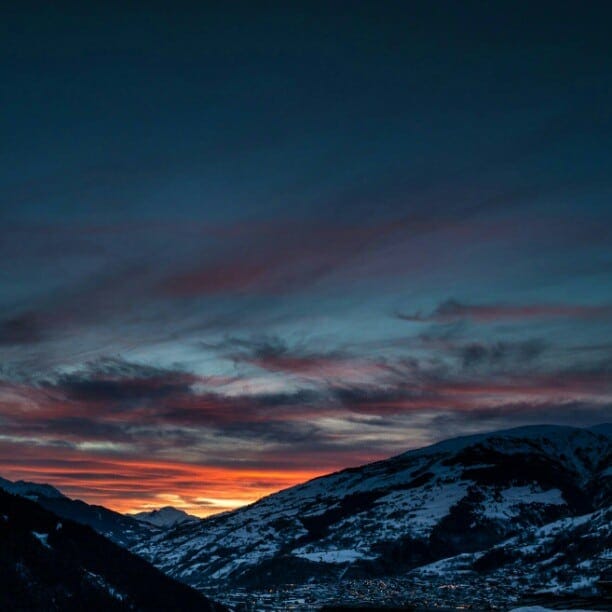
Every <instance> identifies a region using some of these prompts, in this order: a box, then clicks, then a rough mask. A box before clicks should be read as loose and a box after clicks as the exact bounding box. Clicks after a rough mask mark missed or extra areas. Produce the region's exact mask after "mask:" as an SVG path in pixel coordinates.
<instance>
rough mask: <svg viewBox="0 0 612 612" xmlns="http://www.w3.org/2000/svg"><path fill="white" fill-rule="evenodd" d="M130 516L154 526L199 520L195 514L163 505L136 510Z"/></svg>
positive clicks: (168, 525)
mask: <svg viewBox="0 0 612 612" xmlns="http://www.w3.org/2000/svg"><path fill="white" fill-rule="evenodd" d="M129 516H131V517H132V518H135V519H136V520H138V521H141V522H143V523H148V524H150V525H155V526H156V527H174V526H176V525H179V524H181V523H186V522H194V521H199V520H200V519H199V518H198V517H197V516H193V515H191V514H187V512H185V511H184V510H179V509H178V508H174V507H173V506H164V507H163V508H158V509H156V510H151V511H148V512H138V513H136V514H130V515H129Z"/></svg>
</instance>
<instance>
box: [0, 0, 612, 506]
mask: <svg viewBox="0 0 612 612" xmlns="http://www.w3.org/2000/svg"><path fill="white" fill-rule="evenodd" d="M94 4H97V3H81V4H76V3H75V4H62V3H59V4H54V5H53V6H51V5H49V4H44V3H31V4H28V3H15V4H14V6H13V7H12V8H9V9H7V10H6V11H5V14H4V15H3V17H2V20H1V21H2V25H1V26H0V27H1V28H2V32H1V35H0V58H1V65H0V70H1V74H0V77H1V79H2V83H3V87H2V90H1V92H0V95H1V103H2V114H1V116H0V122H1V132H0V133H1V138H0V147H1V148H0V151H1V155H2V164H0V198H1V201H0V222H1V230H0V232H1V233H0V255H1V258H2V259H1V260H2V262H3V265H2V266H1V267H0V353H1V354H2V359H1V361H0V422H1V423H2V434H1V435H0V465H1V466H2V470H3V475H4V476H15V477H28V478H30V479H39V480H48V481H52V482H54V483H55V484H58V485H59V486H62V487H64V488H65V489H66V490H68V491H69V492H72V493H73V494H75V495H79V496H81V497H84V498H86V499H90V500H95V501H102V502H104V503H107V504H109V505H111V506H114V507H117V508H124V509H125V508H137V507H143V506H145V505H148V504H151V505H159V503H163V502H164V501H171V502H172V503H175V504H176V505H179V506H181V505H182V506H183V507H186V508H190V509H191V510H195V511H197V512H200V513H206V512H209V511H210V509H211V508H212V509H218V508H224V507H230V506H234V505H236V504H237V503H241V502H243V501H245V500H251V499H253V498H255V497H257V496H258V495H260V494H262V493H264V492H267V491H270V490H273V489H275V488H278V487H279V486H284V485H285V484H289V483H291V482H295V481H297V480H300V479H301V478H303V477H306V476H309V475H311V474H315V473H321V472H324V471H326V470H329V469H333V468H336V467H340V466H343V465H348V464H354V463H358V462H360V461H365V460H367V459H371V458H377V457H383V456H385V455H387V454H391V453H393V452H399V451H401V450H404V449H406V448H409V447H413V446H416V445H419V444H423V443H426V442H428V441H432V440H436V439H439V438H442V437H446V436H449V435H454V434H461V433H465V432H472V431H478V430H483V429H492V428H496V427H502V426H509V425H513V424H517V425H518V424H523V423H531V422H559V423H572V424H589V423H594V422H600V421H603V420H607V419H609V418H610V417H611V412H612V409H611V406H612V402H611V396H612V384H611V380H612V377H611V375H610V374H611V369H612V367H611V366H612V342H611V341H610V338H611V337H612V336H611V332H612V281H611V278H612V276H611V274H610V272H611V264H612V249H611V247H610V244H611V243H612V241H611V236H610V233H611V232H610V227H611V222H612V206H611V205H610V198H611V196H612V178H611V176H612V175H611V172H610V169H611V167H612V148H611V146H610V143H611V142H612V120H611V117H610V112H609V109H610V108H612V44H611V43H610V36H609V23H610V17H611V15H610V10H609V9H608V8H607V7H606V6H605V3H595V2H593V3H586V5H585V3H579V2H575V3H543V2H538V3H509V4H507V5H505V4H504V3H500V2H494V3H485V2H461V3H456V2H453V3H444V2H442V3H425V2H423V3H410V2H397V3H396V2H326V3H314V2H308V3H303V4H300V3H278V4H274V3H260V4H258V5H257V6H255V5H254V3H245V4H241V3H228V4H225V3H223V4H222V5H220V6H218V7H216V8H212V7H211V6H209V3H199V4H197V3H185V4H182V3H168V4H165V5H164V4H162V3H146V4H145V3H143V4H141V5H140V7H136V6H135V5H130V6H124V5H123V4H121V3H105V4H104V5H103V4H102V3H99V4H97V8H96V6H91V5H94ZM534 4H535V6H534ZM26 449H27V450H26ZM17 456H18V457H20V459H19V460H15V457H17ZM230 480H232V482H233V483H234V484H230V482H229V481H230ZM135 483H138V485H139V489H138V491H137V492H136V493H135V492H134V491H135V487H136V484H135ZM235 483H239V484H235Z"/></svg>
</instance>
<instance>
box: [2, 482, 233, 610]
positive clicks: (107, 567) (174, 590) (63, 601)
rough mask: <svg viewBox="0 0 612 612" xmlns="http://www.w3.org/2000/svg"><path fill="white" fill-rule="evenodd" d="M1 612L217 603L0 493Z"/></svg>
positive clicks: (79, 528)
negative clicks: (9, 611)
mask: <svg viewBox="0 0 612 612" xmlns="http://www.w3.org/2000/svg"><path fill="white" fill-rule="evenodd" d="M0 576H1V577H2V579H1V580H0V609H1V610H58V611H59V610H61V611H66V610H79V611H81V610H88V611H91V610H105V611H106V610H109V611H110V610H181V611H185V610H197V611H213V610H215V611H221V610H224V609H225V608H223V607H222V606H220V605H217V604H215V603H213V602H210V601H209V600H208V599H206V598H205V597H203V596H202V595H200V594H199V593H197V592H196V591H194V590H193V589H191V588H190V587H188V586H186V585H184V584H181V583H179V582H176V581H175V580H173V579H171V578H169V577H167V576H165V575H164V574H162V573H161V572H160V571H158V570H157V569H155V568H154V567H152V566H151V565H149V563H147V562H146V561H144V560H143V559H140V558H139V557H136V556H135V555H133V554H131V553H130V552H128V551H127V550H125V549H123V548H121V547H119V546H117V545H116V544H114V543H112V542H111V541H109V540H107V539H106V538H104V537H103V536H101V535H99V534H97V533H96V532H95V531H94V530H93V529H91V528H90V527H87V526H84V525H79V524H77V523H75V522H73V521H70V520H66V519H63V518H59V517H58V516H56V515H54V514H53V513H51V512H49V511H47V510H45V509H44V508H42V507H41V506H40V505H39V504H37V503H36V502H33V501H30V500H28V499H24V498H23V497H19V496H15V495H11V494H9V493H6V492H4V491H0Z"/></svg>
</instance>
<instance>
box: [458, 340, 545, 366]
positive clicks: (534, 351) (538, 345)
mask: <svg viewBox="0 0 612 612" xmlns="http://www.w3.org/2000/svg"><path fill="white" fill-rule="evenodd" d="M546 348H547V345H546V343H545V342H543V341H542V340H536V339H532V340H525V341H523V342H504V341H498V342H494V343H488V344H487V343H484V342H472V343H469V344H466V345H463V346H461V347H459V348H458V355H459V359H460V361H461V365H462V366H463V367H464V368H467V369H470V368H493V369H497V368H500V367H514V368H517V367H519V368H520V367H523V366H530V365H531V364H532V363H533V361H534V360H536V359H537V358H538V357H540V356H541V355H542V353H543V352H544V351H545V350H546Z"/></svg>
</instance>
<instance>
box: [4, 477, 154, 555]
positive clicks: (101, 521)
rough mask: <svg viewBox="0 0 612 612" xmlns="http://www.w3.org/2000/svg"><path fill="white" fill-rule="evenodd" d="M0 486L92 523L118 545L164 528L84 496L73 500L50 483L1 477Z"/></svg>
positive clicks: (137, 539)
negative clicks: (115, 510) (116, 510)
mask: <svg viewBox="0 0 612 612" xmlns="http://www.w3.org/2000/svg"><path fill="white" fill-rule="evenodd" d="M0 489H3V490H5V491H7V492H8V493H13V494H14V495H20V496H21V497H26V498H27V499H30V500H32V501H35V502H37V503H39V504H40V505H41V506H42V507H43V508H45V509H46V510H49V511H50V512H52V513H53V514H57V515H58V516H61V517H62V518H65V519H70V520H73V521H76V522H77V523H81V524H82V525H89V526H90V527H93V529H95V530H96V531H97V532H98V533H100V534H102V535H103V536H105V537H107V538H109V539H111V540H112V541H113V542H115V543H116V544H121V545H122V546H125V547H127V548H129V547H130V546H133V545H134V544H136V543H138V542H142V541H143V540H146V539H147V538H148V537H150V536H151V535H152V534H154V533H159V532H160V531H161V529H160V528H159V526H156V525H154V524H152V523H150V522H149V523H147V522H143V521H140V520H138V519H137V518H136V517H134V516H125V515H123V514H120V513H119V512H114V511H113V510H109V509H108V508H105V507H104V506H96V505H92V504H87V503H85V502H84V501H81V500H80V499H71V498H70V497H67V496H66V495H64V494H63V493H62V492H61V491H58V490H57V489H56V488H55V487H52V486H50V485H48V484H39V483H36V482H26V481H23V480H19V481H17V482H11V481H10V480H6V479H5V478H0Z"/></svg>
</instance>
